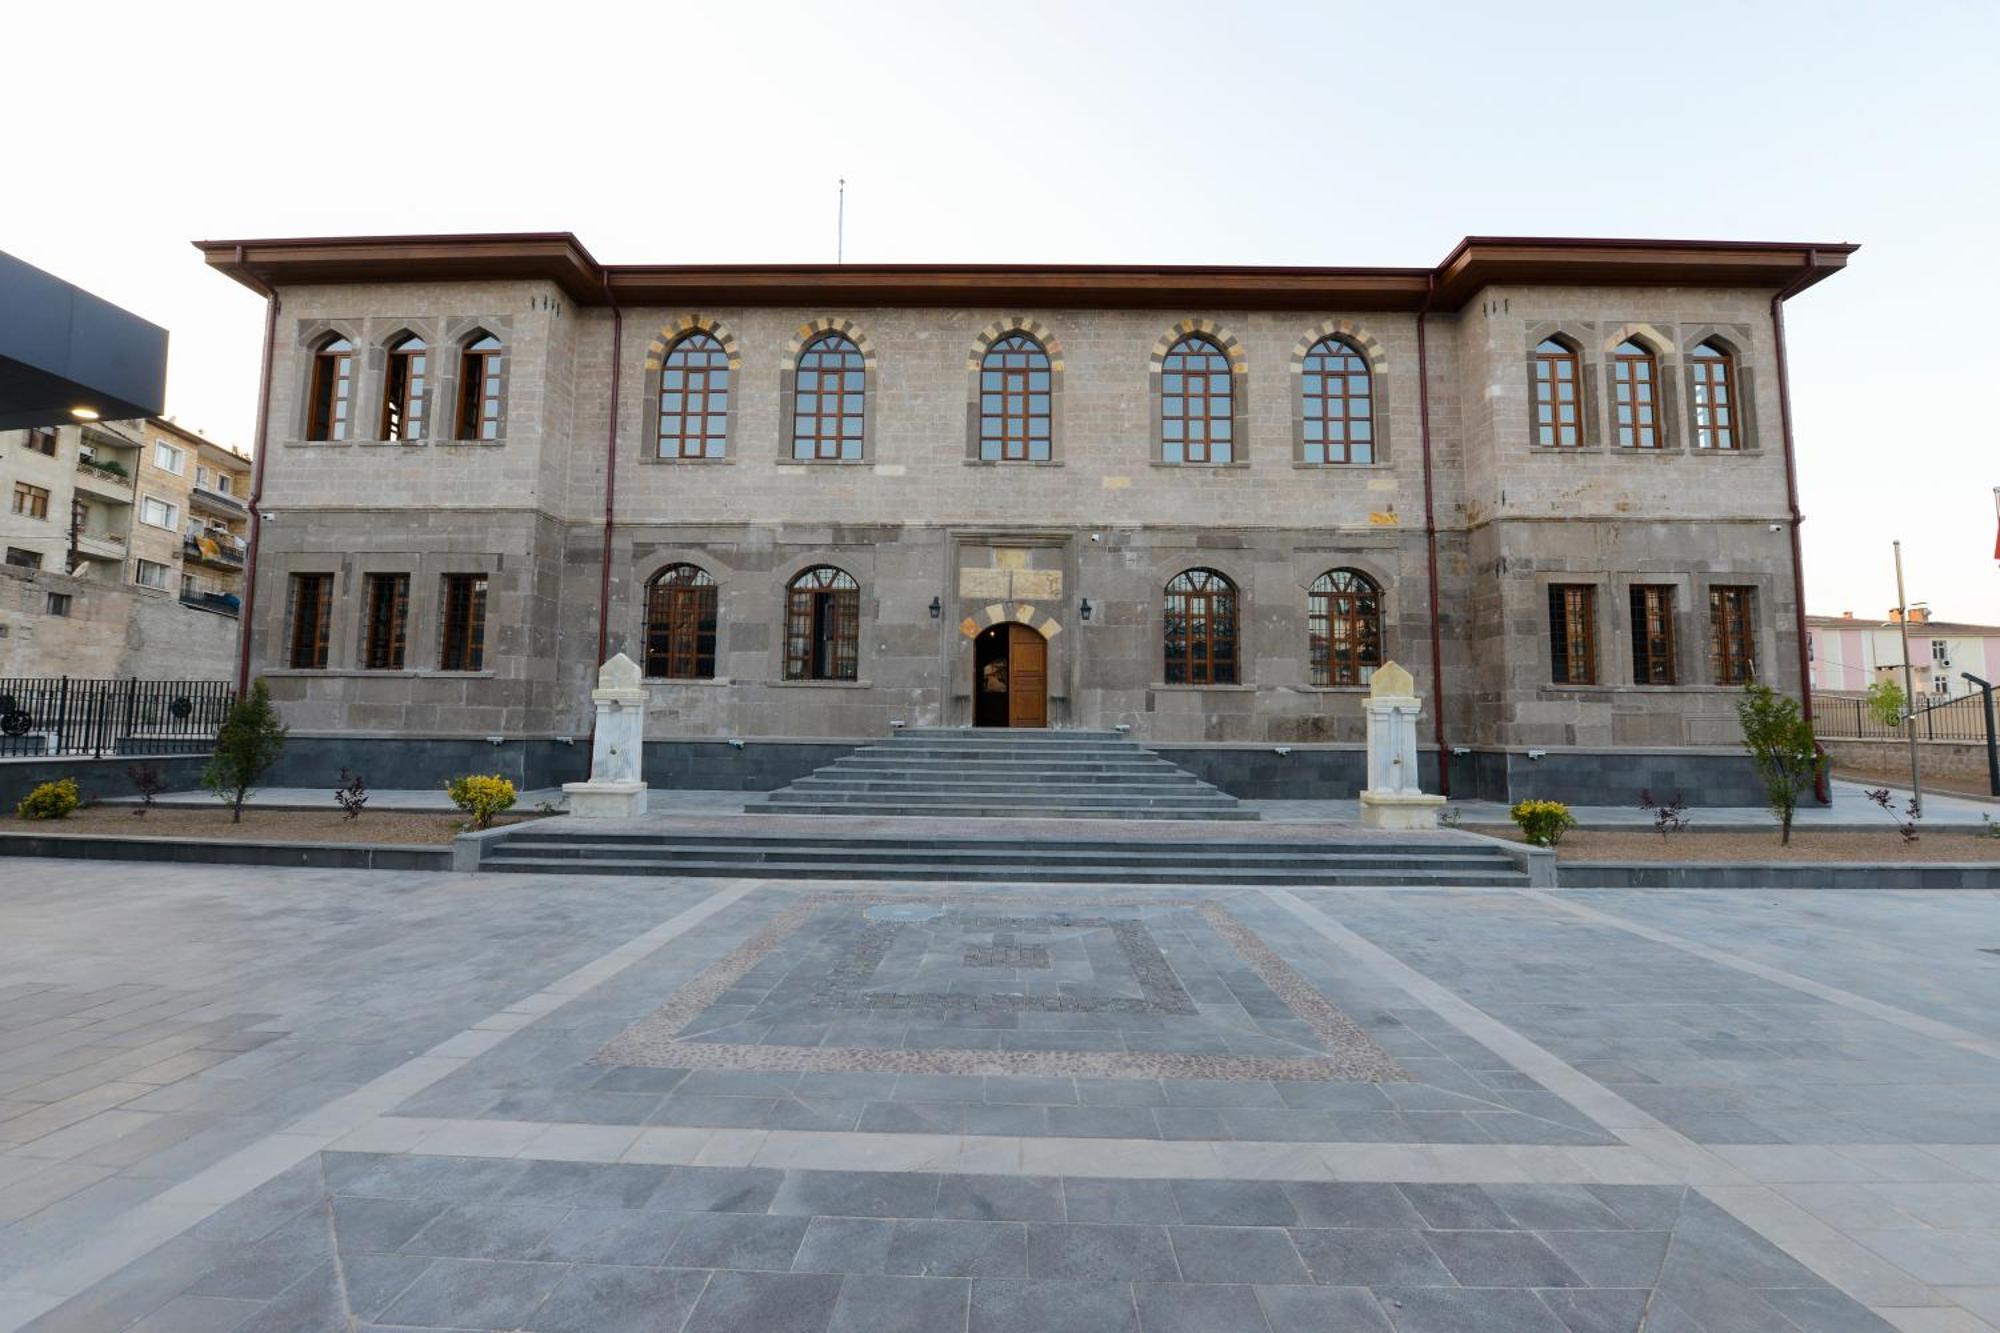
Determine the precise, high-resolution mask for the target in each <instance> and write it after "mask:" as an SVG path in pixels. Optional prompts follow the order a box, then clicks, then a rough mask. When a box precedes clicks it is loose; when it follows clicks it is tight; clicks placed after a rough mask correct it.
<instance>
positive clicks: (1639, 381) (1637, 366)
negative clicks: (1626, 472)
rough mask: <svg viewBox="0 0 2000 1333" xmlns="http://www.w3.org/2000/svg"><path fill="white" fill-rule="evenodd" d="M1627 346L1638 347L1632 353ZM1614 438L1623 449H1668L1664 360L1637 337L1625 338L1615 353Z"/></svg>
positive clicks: (1612, 379) (1612, 411) (1612, 402)
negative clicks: (1664, 414) (1662, 383)
mask: <svg viewBox="0 0 2000 1333" xmlns="http://www.w3.org/2000/svg"><path fill="white" fill-rule="evenodd" d="M1627 347H1636V348H1638V349H1639V350H1638V351H1636V352H1628V351H1626V350H1625V349H1626V348H1627ZM1608 361H1609V363H1610V367H1611V436H1612V440H1613V442H1614V443H1615V444H1617V446H1618V447H1619V448H1620V449H1644V450H1649V451H1657V450H1659V449H1663V448H1665V447H1666V434H1665V432H1664V431H1663V430H1662V425H1663V422H1662V420H1661V413H1662V410H1663V406H1664V401H1663V399H1662V397H1661V393H1660V389H1661V378H1660V358H1659V356H1658V355H1657V354H1656V353H1654V351H1653V349H1652V348H1650V347H1648V346H1646V344H1644V343H1642V342H1640V341H1639V340H1638V339H1637V338H1624V339H1621V340H1619V343H1618V345H1617V346H1616V347H1614V348H1613V349H1612V351H1611V355H1610V357H1609V358H1608Z"/></svg>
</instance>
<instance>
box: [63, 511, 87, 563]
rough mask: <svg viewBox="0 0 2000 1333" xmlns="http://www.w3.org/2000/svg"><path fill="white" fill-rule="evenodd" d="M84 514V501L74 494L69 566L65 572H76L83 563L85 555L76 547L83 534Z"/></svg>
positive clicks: (70, 525)
mask: <svg viewBox="0 0 2000 1333" xmlns="http://www.w3.org/2000/svg"><path fill="white" fill-rule="evenodd" d="M83 515H84V508H83V501H81V500H79V499H76V498H75V497H74V496H72V497H71V498H70V502H69V567H68V568H67V569H65V570H64V571H63V572H64V573H65V574H74V573H76V567H77V566H78V565H80V564H82V563H83V557H82V556H81V555H80V554H78V552H77V549H76V547H77V542H78V540H79V539H80V538H82V536H83Z"/></svg>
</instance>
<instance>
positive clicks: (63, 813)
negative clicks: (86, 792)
mask: <svg viewBox="0 0 2000 1333" xmlns="http://www.w3.org/2000/svg"><path fill="white" fill-rule="evenodd" d="M82 804H83V793H82V792H79V791H78V790H77V789H76V779H75V778H63V779H61V780H60V781H57V782H44V783H43V784H42V785H41V786H39V787H37V788H35V789H34V790H33V791H31V792H29V793H28V794H27V795H26V796H23V797H22V798H21V803H20V804H19V805H17V806H15V807H14V813H15V814H16V815H18V816H20V817H21V818H22V819H68V818H69V812H70V811H72V810H74V809H76V808H77V807H78V806H79V805H82Z"/></svg>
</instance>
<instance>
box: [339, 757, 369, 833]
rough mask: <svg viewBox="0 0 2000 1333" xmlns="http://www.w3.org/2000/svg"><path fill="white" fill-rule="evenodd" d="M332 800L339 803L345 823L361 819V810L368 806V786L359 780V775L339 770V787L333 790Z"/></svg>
mask: <svg viewBox="0 0 2000 1333" xmlns="http://www.w3.org/2000/svg"><path fill="white" fill-rule="evenodd" d="M333 799H334V800H335V801H337V802H339V803H340V808H341V810H342V811H343V812H345V813H344V815H343V818H344V819H345V820H346V822H347V823H350V824H351V823H353V822H354V821H355V820H357V819H359V818H361V808H362V807H363V806H365V805H367V804H368V784H367V783H365V782H363V781H362V780H361V775H360V774H359V773H350V772H348V771H347V770H346V769H344V768H343V769H341V770H340V786H338V787H336V788H334V792H333Z"/></svg>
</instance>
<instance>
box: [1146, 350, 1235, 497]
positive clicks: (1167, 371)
mask: <svg viewBox="0 0 2000 1333" xmlns="http://www.w3.org/2000/svg"><path fill="white" fill-rule="evenodd" d="M1197 358H1199V359H1200V361H1201V362H1202V363H1203V364H1202V366H1201V368H1200V369H1198V370H1197V369H1194V368H1193V367H1192V362H1193V361H1194V360H1195V359H1197ZM1191 375H1198V376H1199V377H1200V378H1201V390H1200V392H1199V393H1190V392H1189V391H1188V390H1189V385H1188V382H1187V379H1188V377H1189V376H1191ZM1218 375H1220V376H1221V377H1222V383H1223V389H1222V392H1220V393H1217V392H1216V389H1215V377H1216V376H1218ZM1172 377H1179V379H1180V383H1179V384H1178V385H1171V384H1170V383H1169V380H1170V378H1172ZM1196 403H1200V404H1201V406H1200V409H1199V410H1198V411H1197V410H1196V408H1195V404H1196ZM1218 404H1219V405H1220V410H1219V412H1218ZM1176 405H1177V406H1176ZM1159 412H1160V440H1159V447H1160V461H1161V462H1163V463H1169V464H1175V465H1179V466H1186V467H1227V466H1229V465H1231V464H1234V463H1236V462H1237V461H1238V460H1239V458H1240V457H1241V451H1240V450H1239V449H1238V447H1237V446H1238V445H1239V444H1241V443H1242V441H1240V440H1238V439H1237V438H1236V369H1235V367H1234V365H1232V364H1231V362H1230V359H1229V352H1228V350H1227V349H1226V348H1224V347H1223V345H1222V344H1221V343H1219V342H1217V341H1216V340H1215V339H1213V338H1211V337H1209V336H1208V335H1207V334H1205V333H1186V334H1182V335H1181V336H1180V337H1178V338H1176V339H1174V344H1173V346H1171V347H1169V348H1168V349H1167V352H1166V355H1165V356H1163V357H1161V358H1160V396H1159ZM1176 426H1178V427H1179V431H1178V437H1177V438H1175V437H1176V434H1177V433H1176V431H1175V427H1176ZM1196 427H1199V428H1200V432H1201V439H1200V441H1199V442H1198V443H1199V444H1200V446H1201V447H1200V448H1199V450H1197V449H1196V448H1195V447H1194V446H1195V445H1196V444H1197V441H1196V440H1195V438H1194V431H1195V429H1196ZM1218 444H1219V445H1221V446H1222V453H1223V455H1224V456H1223V457H1221V458H1218V457H1216V456H1215V455H1216V452H1217V450H1216V446H1217V445H1218ZM1175 453H1177V454H1178V455H1179V456H1178V457H1174V456H1172V455H1173V454H1175ZM1197 453H1198V454H1199V457H1197V456H1196V455H1197Z"/></svg>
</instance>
